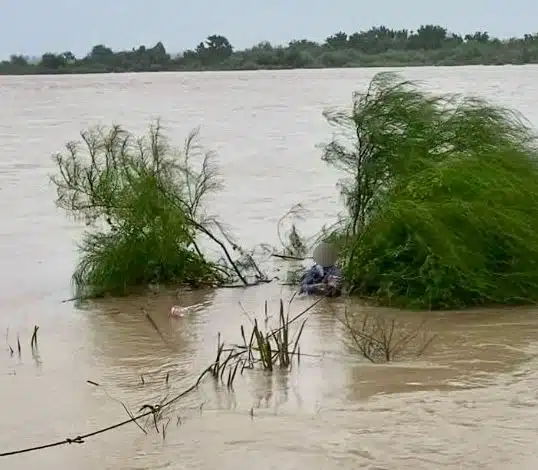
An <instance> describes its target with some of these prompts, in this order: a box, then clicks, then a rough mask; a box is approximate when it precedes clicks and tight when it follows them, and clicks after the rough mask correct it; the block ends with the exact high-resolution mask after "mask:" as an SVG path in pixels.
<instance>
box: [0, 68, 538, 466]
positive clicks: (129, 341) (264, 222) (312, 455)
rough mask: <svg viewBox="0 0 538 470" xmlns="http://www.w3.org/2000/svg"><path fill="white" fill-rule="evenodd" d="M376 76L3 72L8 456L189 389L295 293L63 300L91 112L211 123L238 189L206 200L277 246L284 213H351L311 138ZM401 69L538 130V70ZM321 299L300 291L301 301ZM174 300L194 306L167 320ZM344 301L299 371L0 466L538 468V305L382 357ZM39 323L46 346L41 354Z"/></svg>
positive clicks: (319, 312) (2, 313)
mask: <svg viewBox="0 0 538 470" xmlns="http://www.w3.org/2000/svg"><path fill="white" fill-rule="evenodd" d="M374 72H375V71H374V70H323V71H287V72H256V73H204V74H196V73H188V74H164V73H162V74H138V75H96V76H76V77H75V76H72V77H0V109H2V113H1V114H0V149H1V154H0V213H1V214H2V223H1V224H0V241H1V242H0V260H1V264H2V269H1V270H0V285H1V286H2V290H1V292H2V294H1V297H0V298H1V300H0V307H1V309H0V330H2V332H6V341H2V342H3V347H2V349H1V350H0V384H1V385H0V408H1V424H2V425H1V426H0V452H3V451H7V450H11V449H16V448H20V447H27V446H33V445H39V444H44V443H47V442H49V441H55V440H58V439H63V438H66V437H74V436H76V435H78V434H80V433H84V432H88V431H92V430H95V429H98V428H100V427H103V426H107V425H109V424H113V423H114V422H116V421H118V420H122V419H124V418H125V412H124V410H123V408H122V406H121V405H120V404H119V403H118V401H116V400H121V401H123V402H124V403H126V404H127V405H128V406H129V407H130V408H132V409H137V408H139V407H140V406H142V405H144V404H146V403H150V404H151V403H156V402H158V401H159V400H160V399H162V398H163V397H164V396H166V395H167V394H168V395H170V396H171V395H172V394H173V393H174V392H176V393H177V392H179V391H181V390H182V389H184V388H187V387H188V386H190V384H191V383H192V382H193V381H194V380H195V379H196V377H197V375H198V374H199V373H200V372H201V370H202V369H203V368H205V367H206V365H207V364H208V363H209V361H211V360H212V358H213V356H214V352H215V344H216V338H217V333H218V332H221V333H222V335H223V337H224V339H226V340H227V341H230V342H233V341H237V340H239V329H238V325H239V324H240V323H241V322H243V323H245V324H246V323H247V319H246V316H245V315H244V313H243V309H245V310H247V311H248V312H251V314H252V315H258V317H259V318H262V307H263V302H264V301H265V300H268V301H269V305H270V307H271V311H272V312H274V311H275V309H276V308H277V306H278V299H279V298H280V297H283V298H284V299H287V298H289V297H290V295H291V292H290V291H289V290H288V289H287V288H283V287H281V286H279V285H278V284H276V283H275V284H271V285H265V286H260V287H257V288H252V289H248V290H242V289H230V290H220V291H216V292H190V293H189V292H176V291H169V292H166V293H161V294H159V295H149V296H147V297H133V298H129V299H123V300H116V301H106V302H105V301H101V302H95V303H92V304H89V305H87V306H85V308H83V309H77V308H75V306H74V305H73V304H72V303H69V302H68V303H62V302H61V301H62V300H63V299H65V298H68V297H70V292H69V288H70V286H69V278H70V275H71V272H72V269H73V266H74V263H75V262H76V241H77V239H78V238H79V236H80V228H79V227H76V226H75V225H73V224H72V223H71V222H69V221H68V220H66V218H65V217H64V214H62V213H59V212H58V211H57V210H56V209H55V207H54V204H53V198H54V192H53V188H51V186H50V185H49V183H48V179H47V178H48V174H49V173H50V172H51V171H53V170H54V168H53V166H52V162H51V159H50V155H51V154H52V153H53V152H55V151H58V150H60V149H61V147H62V145H63V144H64V142H65V141H66V140H69V139H72V138H76V137H77V134H78V132H79V131H80V130H81V129H83V128H85V127H86V126H88V125H91V124H97V123H102V124H110V123H112V122H119V123H123V124H125V125H126V126H128V127H129V128H130V129H132V130H134V131H136V132H139V131H142V130H144V129H145V127H146V125H147V124H148V122H149V120H150V119H152V118H154V117H158V116H160V117H162V119H163V122H164V124H165V126H166V128H167V131H168V134H169V135H170V137H171V138H172V140H173V141H174V142H176V143H178V144H180V143H181V141H182V139H183V138H184V137H185V136H186V134H187V132H188V131H190V130H191V128H193V127H195V126H198V125H200V126H201V139H202V143H204V144H205V145H207V146H208V147H210V148H212V149H213V150H215V151H216V152H217V154H218V161H219V164H220V167H221V173H222V175H223V178H224V181H225V183H226V188H225V189H224V191H223V192H222V193H221V194H220V195H219V197H218V198H216V199H215V200H214V201H213V202H212V204H211V210H212V211H214V212H216V213H218V214H219V215H220V217H221V219H222V220H224V221H225V222H226V223H227V224H228V225H229V226H230V227H231V228H232V230H233V231H234V233H235V234H236V236H237V239H238V240H239V241H240V242H241V243H242V244H244V245H245V246H250V245H253V244H256V243H259V242H268V243H273V244H274V243H276V239H277V235H276V222H277V220H278V218H279V217H280V216H281V215H282V214H283V213H284V212H286V211H287V210H288V209H289V208H290V206H292V205H293V204H295V203H298V202H301V203H303V204H304V205H305V206H306V207H307V208H308V209H309V210H310V212H309V214H308V218H307V222H306V223H305V224H304V225H303V226H302V227H301V228H303V229H304V230H305V231H306V232H308V231H314V230H316V228H318V227H319V226H320V225H322V224H323V223H326V222H330V220H331V219H332V218H334V216H335V213H336V211H338V210H339V206H338V197H337V194H336V191H335V189H334V187H335V182H336V180H337V178H338V175H337V174H336V173H335V172H333V171H330V170H328V169H327V168H326V167H325V166H324V164H323V163H322V162H321V161H320V159H319V151H318V150H317V149H316V148H315V145H316V144H318V143H320V142H322V141H323V140H324V139H326V138H327V137H328V136H329V132H330V130H329V128H328V127H327V126H326V124H325V122H324V120H323V118H322V117H321V112H322V110H323V109H324V108H326V107H328V106H337V105H346V104H348V103H349V102H350V97H351V92H352V91H353V90H354V89H360V88H361V87H363V86H364V85H365V84H366V83H367V81H368V80H369V78H371V76H372V74H373V73H374ZM404 73H405V76H406V77H409V78H414V79H419V80H422V81H423V82H424V84H425V86H428V87H430V88H432V89H435V90H440V91H450V92H465V93H476V94H480V95H481V96H485V97H487V98H490V99H493V100H496V101H498V102H500V103H502V104H508V105H510V106H514V107H516V108H518V109H519V110H521V111H522V112H524V113H525V114H526V116H527V117H528V118H529V119H530V120H531V122H532V123H533V125H535V126H538V110H537V108H536V107H535V106H534V100H535V99H536V98H537V97H538V80H537V79H536V77H538V67H533V66H525V67H509V66H508V67H454V68H446V69H445V68H417V69H407V70H405V71H404ZM309 302H310V300H309V299H296V301H295V302H294V303H293V304H292V309H293V311H295V312H298V311H300V309H301V308H304V307H305V306H307V305H308V304H309ZM175 304H178V305H183V306H188V305H192V306H193V308H192V309H191V310H190V311H189V313H188V314H187V315H185V316H184V317H182V318H177V319H171V318H169V317H168V311H169V309H170V307H171V306H172V305H175ZM143 308H144V309H146V310H147V311H148V312H150V313H151V315H152V316H153V318H154V319H155V322H156V323H157V324H158V326H159V328H160V330H161V332H162V334H163V336H164V340H163V339H162V338H161V337H159V335H158V334H157V333H156V331H155V330H154V329H153V327H152V326H151V325H150V324H149V322H148V321H147V320H146V319H145V317H144V315H143V313H142V309H143ZM342 308H343V306H342V305H341V301H331V302H327V303H325V304H323V305H321V304H320V305H318V306H317V307H316V308H315V309H314V310H313V311H312V312H311V314H310V317H309V319H308V322H307V326H306V329H305V332H304V335H303V338H302V341H301V351H302V352H303V356H302V359H301V364H300V365H299V366H298V367H294V368H293V369H292V371H291V372H290V373H274V374H273V375H268V374H266V373H263V372H248V373H247V372H245V374H244V375H243V376H242V377H240V378H239V379H237V381H236V386H235V392H234V393H229V392H226V391H223V390H220V389H218V388H215V386H214V385H213V384H212V382H211V381H207V382H204V383H203V384H202V386H201V387H200V389H199V390H198V391H196V392H194V393H192V394H190V395H188V396H187V397H185V398H184V399H183V400H181V401H180V402H179V403H178V405H177V406H176V407H175V408H173V410H171V412H170V415H169V416H170V417H171V421H170V424H169V425H168V428H167V432H166V439H164V440H163V437H162V433H160V434H157V433H156V432H150V433H149V434H148V435H144V434H143V433H142V432H141V431H140V429H138V428H137V427H136V426H135V425H133V424H131V425H128V426H125V427H122V428H120V429H118V430H114V431H110V432H108V433H106V434H103V435H100V436H96V437H93V438H91V439H88V441H87V442H86V443H85V444H81V445H78V444H72V445H70V446H64V447H59V448H54V449H49V450H44V451H39V452H35V453H30V454H24V455H18V456H13V457H7V458H0V468H2V469H3V468H6V469H7V468H9V469H11V470H19V469H25V470H26V469H34V468H36V469H37V468H39V469H43V470H48V469H51V470H52V469H54V470H57V469H63V468H65V469H71V468H77V469H80V470H90V469H96V468H99V469H144V470H150V469H151V470H155V469H160V468H170V469H182V468H198V469H213V468H221V469H243V468H245V469H246V468H252V467H256V468H259V469H271V468H279V469H288V468H289V469H302V468H305V469H314V468H319V469H327V470H330V469H333V468H334V469H336V468H349V469H351V468H353V469H355V468H367V469H404V468H409V469H438V468H449V469H456V468H473V469H474V468H476V469H479V468H484V469H535V468H537V466H538V447H537V445H536V437H537V431H538V397H537V387H538V372H537V369H536V366H537V365H538V360H537V353H538V341H537V339H538V312H537V310H536V309H532V308H521V309H512V310H509V309H495V310H489V311H471V312H445V313H436V314H432V315H431V320H430V325H429V327H430V329H431V330H432V331H433V332H434V333H436V334H437V335H438V337H437V339H436V341H435V342H434V343H433V345H432V347H431V348H430V349H429V350H428V351H427V353H426V354H425V356H424V357H422V358H421V359H419V360H409V359H404V360H402V361H401V362H397V363H393V364H391V365H372V364H369V363H367V362H365V361H364V360H361V359H360V357H358V356H356V355H352V354H349V351H348V350H347V349H346V348H345V345H344V335H343V331H342V327H341V324H340V323H339V321H338V319H337V316H338V314H339V312H340V311H341V310H342ZM351 308H354V309H365V308H366V307H364V306H361V305H358V304H354V305H352V307H351ZM370 310H373V311H374V312H375V313H377V314H389V313H390V314H393V312H389V313H387V312H386V311H376V309H370ZM398 315H401V316H402V318H405V319H406V321H417V322H418V321H419V320H420V318H421V317H420V316H419V315H417V314H413V313H398ZM34 324H37V325H39V326H40V330H39V334H38V336H39V351H38V353H37V354H34V355H32V353H31V351H30V348H29V341H30V337H31V333H32V328H33V325H34ZM2 334H4V333H2ZM17 335H19V338H20V341H21V349H22V351H21V357H20V358H19V357H18V354H17V352H16V342H17V340H16V338H17ZM7 343H9V344H10V345H11V346H12V347H13V348H14V349H15V354H14V355H13V357H10V354H9V351H8V344H7ZM307 354H310V355H311V356H307ZM167 373H168V374H169V377H170V379H169V382H168V384H167V383H166V381H165V377H166V374H167ZM141 376H143V377H144V383H142V379H141ZM87 380H91V381H95V382H98V383H100V384H101V387H95V386H91V385H89V384H88V383H87Z"/></svg>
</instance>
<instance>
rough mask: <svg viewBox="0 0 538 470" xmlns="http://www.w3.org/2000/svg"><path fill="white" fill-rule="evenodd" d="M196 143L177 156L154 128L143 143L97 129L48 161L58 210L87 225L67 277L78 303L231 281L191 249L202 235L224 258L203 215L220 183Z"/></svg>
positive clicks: (222, 268) (208, 158) (114, 130)
mask: <svg viewBox="0 0 538 470" xmlns="http://www.w3.org/2000/svg"><path fill="white" fill-rule="evenodd" d="M195 137H196V132H193V133H191V135H189V137H188V138H187V140H186V143H185V148H184V150H183V152H179V153H178V152H176V151H174V149H173V148H171V147H170V146H169V145H168V144H167V142H166V140H165V138H164V137H163V135H162V133H161V129H160V127H159V125H158V124H157V125H155V126H151V128H150V130H149V132H148V134H147V135H146V136H145V137H144V138H142V139H135V138H134V137H133V136H132V135H131V134H129V133H128V132H126V131H125V130H123V129H122V128H121V127H119V126H113V127H112V128H110V129H101V128H96V129H92V130H90V131H87V132H83V133H82V142H71V143H68V144H67V146H66V150H67V151H66V152H65V153H64V154H58V155H56V156H55V162H56V164H57V166H58V174H57V175H55V176H54V177H53V178H52V181H53V183H54V184H55V185H56V189H57V195H58V198H57V201H56V202H57V205H58V206H59V207H60V208H62V209H64V210H66V211H67V212H68V213H69V214H70V215H71V216H73V217H74V218H75V219H77V220H81V221H84V222H85V223H86V225H87V226H88V229H87V231H86V233H85V234H84V238H83V241H82V243H81V245H80V250H81V254H82V257H81V261H80V263H79V265H78V267H77V268H76V271H75V273H74V275H73V281H74V285H75V289H76V294H77V296H80V297H95V296H101V295H105V294H112V295H122V294H127V293H128V292H129V291H131V290H133V289H135V288H139V287H145V286H147V284H149V283H189V284H192V285H200V284H215V283H220V282H223V281H224V280H230V278H231V271H230V267H229V266H224V265H222V266H221V265H217V264H216V263H214V262H210V261H208V260H207V259H206V258H205V257H204V256H203V254H202V253H201V251H200V249H199V248H198V245H197V243H196V239H197V237H198V236H199V235H201V234H203V235H206V236H208V237H209V238H210V239H211V240H213V241H215V242H216V243H217V244H219V245H220V247H221V248H223V249H224V251H225V254H228V252H227V251H226V248H225V247H224V245H223V244H222V242H221V241H220V240H218V239H217V238H216V237H215V236H214V235H213V234H212V232H211V231H210V229H209V227H210V225H211V223H213V222H214V220H213V219H212V218H210V217H208V216H207V214H205V212H204V211H203V207H202V206H203V202H204V198H205V197H206V195H207V194H208V193H210V192H212V191H215V190H217V189H218V188H219V186H220V180H219V179H218V177H217V174H216V169H215V168H214V166H213V164H212V161H211V154H210V153H204V152H202V151H201V149H200V148H199V147H198V146H197V145H196V143H195ZM195 157H199V160H200V161H201V166H200V169H199V170H195V169H194V167H193V163H192V159H193V158H195ZM230 261H231V260H230ZM231 263H232V264H233V261H231ZM239 276H241V274H240V273H239Z"/></svg>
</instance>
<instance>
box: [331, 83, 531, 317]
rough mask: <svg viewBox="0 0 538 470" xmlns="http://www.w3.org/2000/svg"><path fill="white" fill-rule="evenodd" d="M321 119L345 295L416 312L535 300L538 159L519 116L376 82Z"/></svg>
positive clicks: (410, 85) (483, 104)
mask: <svg viewBox="0 0 538 470" xmlns="http://www.w3.org/2000/svg"><path fill="white" fill-rule="evenodd" d="M326 117H327V119H328V120H329V122H330V123H331V124H333V125H335V126H336V129H337V131H338V133H335V135H334V137H333V139H332V140H331V141H330V142H329V143H328V144H327V145H325V147H324V154H323V159H324V160H325V161H326V162H327V163H328V164H330V165H332V166H335V167H338V168H340V169H342V170H344V171H345V172H346V173H347V176H348V179H346V180H343V181H342V182H341V190H342V196H343V200H344V203H345V208H346V212H345V214H344V216H343V217H342V221H341V223H340V224H339V225H338V227H337V228H336V229H334V230H333V232H332V234H331V240H332V241H333V242H334V243H336V244H337V246H338V247H339V250H340V255H341V259H342V263H343V271H344V276H345V278H346V280H347V282H348V284H349V287H350V291H351V292H352V293H356V294H359V295H361V296H364V297H366V298H370V299H372V300H374V301H376V302H379V303H382V304H385V305H392V306H400V307H406V308H418V309H443V308H458V307H467V306H475V305H488V304H524V303H534V302H535V301H536V300H537V299H538V269H537V266H538V167H537V156H538V153H537V150H536V148H537V147H536V135H535V134H534V132H533V131H532V130H531V128H530V126H529V125H527V123H526V122H525V121H524V119H523V118H522V117H521V116H519V115H517V114H516V113H514V112H512V111H510V110H508V109H505V108H502V107H499V106H495V105H492V104H490V103H487V102H485V101H482V100H479V99H476V98H469V97H460V96H455V95H432V94H429V93H427V92H425V91H422V90H420V89H419V88H418V87H417V85H416V84H414V83H411V82H408V81H402V80H400V79H399V77H398V76H397V75H394V74H390V73H380V74H378V75H376V76H375V77H374V79H373V80H372V82H371V83H370V86H369V87H368V89H367V90H366V92H364V93H356V94H355V95H354V99H353V107H352V109H351V111H338V110H334V111H330V112H327V113H326Z"/></svg>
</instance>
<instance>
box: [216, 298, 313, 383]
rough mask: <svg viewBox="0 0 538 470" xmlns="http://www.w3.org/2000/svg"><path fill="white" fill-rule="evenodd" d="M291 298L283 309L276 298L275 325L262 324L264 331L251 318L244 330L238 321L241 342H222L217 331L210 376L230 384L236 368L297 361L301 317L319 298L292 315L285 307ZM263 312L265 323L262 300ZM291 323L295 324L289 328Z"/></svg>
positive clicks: (281, 366)
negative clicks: (276, 312)
mask: <svg viewBox="0 0 538 470" xmlns="http://www.w3.org/2000/svg"><path fill="white" fill-rule="evenodd" d="M293 299H294V297H292V298H291V300H290V302H289V304H288V309H287V311H285V308H284V302H283V300H282V299H281V300H280V308H279V311H278V326H277V327H275V328H267V326H266V328H267V329H266V331H264V330H263V329H262V328H261V327H260V326H259V323H258V320H257V319H254V320H252V322H251V325H252V329H251V330H250V332H249V333H248V334H247V333H246V331H245V327H244V326H243V325H241V326H240V332H241V338H242V340H243V343H242V344H234V345H231V346H226V345H225V343H224V342H223V341H222V340H221V336H220V333H219V335H218V341H217V354H216V358H215V361H214V362H213V364H212V366H211V367H210V372H211V374H212V375H213V377H214V378H215V379H218V380H221V381H223V382H225V383H226V385H227V386H228V387H231V386H232V385H233V382H234V379H235V377H236V374H237V372H238V371H240V373H241V374H242V373H243V371H244V370H245V369H254V368H255V367H260V368H261V369H263V370H266V371H269V372H272V371H273V370H274V369H275V368H279V369H289V368H291V367H292V363H293V358H295V359H296V360H297V362H299V361H300V357H301V349H300V344H299V341H300V339H301V335H302V333H303V330H304V327H305V324H306V321H307V318H304V317H305V315H306V314H307V313H308V312H310V310H311V309H312V308H314V307H315V306H316V305H317V304H318V303H319V302H321V301H322V300H323V298H320V299H318V300H316V301H315V302H313V303H312V304H311V305H310V306H308V307H307V308H305V309H304V310H302V311H301V312H299V313H298V314H296V315H293V316H292V315H291V314H290V308H289V307H290V306H291V303H292V302H293ZM264 316H265V324H266V325H267V324H268V322H269V320H270V315H269V310H268V305H267V301H266V302H265V308H264ZM295 325H297V328H296V329H295V330H293V329H292V328H293V327H294V326H295ZM247 338H248V340H247Z"/></svg>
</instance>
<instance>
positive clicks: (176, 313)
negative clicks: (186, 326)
mask: <svg viewBox="0 0 538 470" xmlns="http://www.w3.org/2000/svg"><path fill="white" fill-rule="evenodd" d="M188 310H189V308H188V307H181V306H179V305H174V306H173V307H172V308H171V309H170V316H171V317H183V316H185V314H186V313H187V312H188Z"/></svg>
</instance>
